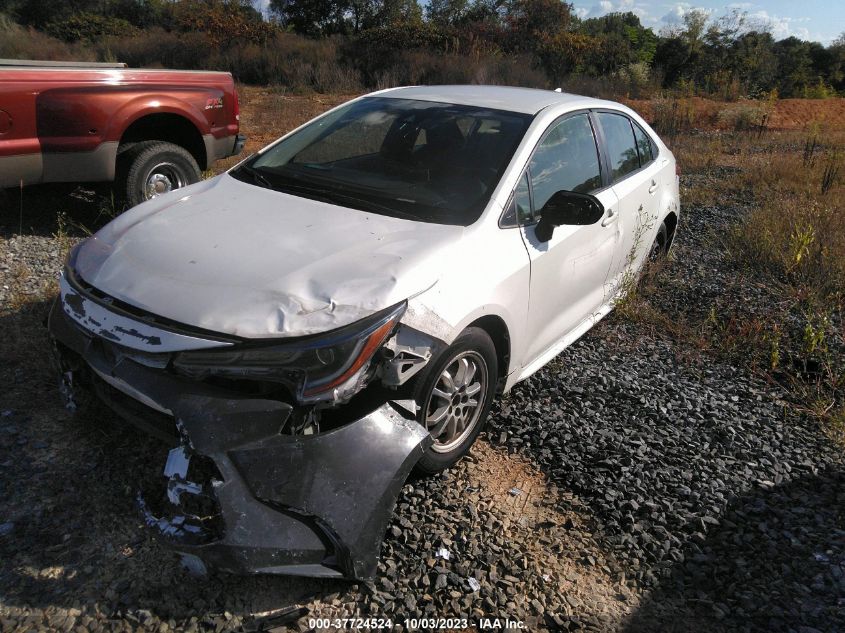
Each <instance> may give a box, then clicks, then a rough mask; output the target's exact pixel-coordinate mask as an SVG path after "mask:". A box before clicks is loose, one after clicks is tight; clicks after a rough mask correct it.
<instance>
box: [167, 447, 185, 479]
mask: <svg viewBox="0 0 845 633" xmlns="http://www.w3.org/2000/svg"><path fill="white" fill-rule="evenodd" d="M190 461H191V458H190V457H188V452H187V451H186V450H185V447H184V446H177V447H176V448H174V449H172V450H171V451H170V452H169V453H167V463H166V464H165V465H164V476H165V477H171V478H172V477H180V478H182V479H184V478H185V477H186V476H187V475H188V464H189V463H190Z"/></svg>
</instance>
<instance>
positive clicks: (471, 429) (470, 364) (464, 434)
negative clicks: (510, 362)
mask: <svg viewBox="0 0 845 633" xmlns="http://www.w3.org/2000/svg"><path fill="white" fill-rule="evenodd" d="M429 367H430V369H429V371H428V373H427V374H426V375H425V376H424V377H423V379H422V380H421V381H420V382H418V384H417V388H416V392H415V400H416V402H417V404H418V405H419V407H420V409H419V413H418V416H419V422H420V424H422V425H423V426H425V427H426V429H428V431H429V433H431V437H432V439H433V440H434V444H433V445H432V446H431V447H430V448H429V449H428V450H427V451H426V452H425V455H423V457H422V458H421V459H420V461H419V462H418V463H417V466H416V469H417V470H418V471H419V472H421V473H423V474H434V473H438V472H440V471H442V470H444V469H446V468H449V467H450V466H452V465H453V464H455V463H456V462H457V461H458V460H459V459H460V458H461V457H463V456H464V455H465V454H466V453H467V451H469V449H470V447H471V446H472V444H473V442H475V438H477V437H478V434H479V433H480V432H481V430H482V428H484V423H485V422H486V420H487V414H488V412H489V411H490V405H491V404H492V401H493V397H494V396H495V388H496V378H497V376H498V366H497V359H496V348H495V347H494V345H493V341H491V340H490V336H489V335H488V334H487V332H485V331H484V330H482V329H480V328H468V329H467V330H465V331H464V332H463V333H462V334H461V335H460V336H459V337H458V338H457V339H456V340H455V342H454V343H453V344H452V345H451V346H449V347H448V348H447V349H445V350H444V351H443V352H442V353H441V354H440V356H439V357H438V358H437V359H435V360H434V361H432V362H431V364H430V365H429Z"/></svg>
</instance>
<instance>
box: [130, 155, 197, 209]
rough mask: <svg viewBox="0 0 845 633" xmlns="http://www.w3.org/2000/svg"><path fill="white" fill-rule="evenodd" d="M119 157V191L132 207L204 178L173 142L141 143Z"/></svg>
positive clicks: (187, 156)
mask: <svg viewBox="0 0 845 633" xmlns="http://www.w3.org/2000/svg"><path fill="white" fill-rule="evenodd" d="M119 154H120V159H119V161H120V163H121V164H120V165H119V169H118V177H117V182H116V185H117V190H118V192H119V193H121V194H122V195H123V196H124V198H125V200H126V203H127V205H128V206H130V207H134V206H135V205H136V204H140V203H142V202H144V201H146V200H151V199H152V198H155V197H157V196H160V195H162V194H164V193H167V192H168V191H172V190H173V189H179V188H180V187H185V186H186V185H190V184H193V183H195V182H199V180H200V178H201V177H202V174H201V172H200V168H199V165H197V161H196V160H195V159H194V157H193V156H191V154H190V152H188V150H186V149H185V148H184V147H180V146H179V145H175V144H173V143H167V142H165V141H142V142H140V143H135V144H134V146H133V147H132V148H131V149H129V150H127V151H126V152H119Z"/></svg>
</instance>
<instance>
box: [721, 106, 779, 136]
mask: <svg viewBox="0 0 845 633" xmlns="http://www.w3.org/2000/svg"><path fill="white" fill-rule="evenodd" d="M767 113H768V110H767V108H766V106H765V105H760V104H756V103H741V104H737V105H732V106H727V105H726V106H725V107H723V108H722V109H721V110H720V111H719V117H718V119H719V124H720V125H721V126H722V127H725V128H729V129H732V130H737V131H745V130H756V129H758V128H759V127H760V126H762V125H763V124H764V123H765V121H766V115H767Z"/></svg>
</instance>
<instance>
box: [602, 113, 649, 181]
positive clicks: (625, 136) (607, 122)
mask: <svg viewBox="0 0 845 633" xmlns="http://www.w3.org/2000/svg"><path fill="white" fill-rule="evenodd" d="M596 118H597V119H598V121H599V124H600V125H601V129H602V132H603V133H604V141H605V145H606V147H607V154H608V159H609V161H610V169H611V182H617V181H619V180H622V178H624V177H625V176H627V175H628V174H630V173H631V172H632V171H636V170H637V169H639V168H640V155H639V152H638V151H637V143H636V140H635V139H634V130H633V128H632V127H631V121H630V119H628V117H626V116H625V115H624V114H614V113H611V112H598V113H597V114H596Z"/></svg>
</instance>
